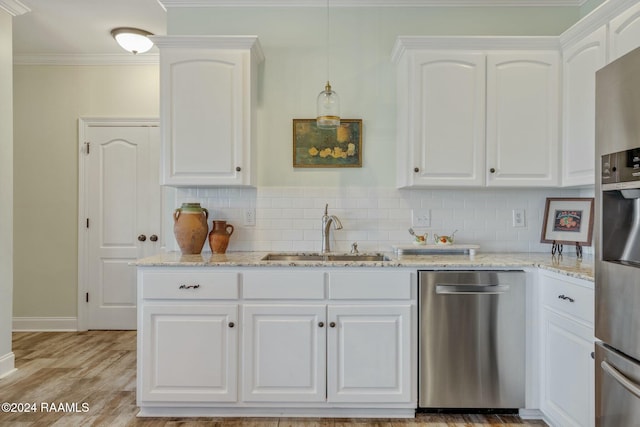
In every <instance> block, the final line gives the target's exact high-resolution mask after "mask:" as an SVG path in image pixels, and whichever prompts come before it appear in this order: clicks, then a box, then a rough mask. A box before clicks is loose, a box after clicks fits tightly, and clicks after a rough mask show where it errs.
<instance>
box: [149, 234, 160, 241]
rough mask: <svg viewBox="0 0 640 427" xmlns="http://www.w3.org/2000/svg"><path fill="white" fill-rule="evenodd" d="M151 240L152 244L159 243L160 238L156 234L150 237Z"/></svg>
mask: <svg viewBox="0 0 640 427" xmlns="http://www.w3.org/2000/svg"><path fill="white" fill-rule="evenodd" d="M149 240H151V241H152V242H157V241H158V236H156V235H155V234H152V235H151V236H149Z"/></svg>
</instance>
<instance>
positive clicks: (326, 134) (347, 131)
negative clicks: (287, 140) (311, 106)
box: [293, 119, 362, 168]
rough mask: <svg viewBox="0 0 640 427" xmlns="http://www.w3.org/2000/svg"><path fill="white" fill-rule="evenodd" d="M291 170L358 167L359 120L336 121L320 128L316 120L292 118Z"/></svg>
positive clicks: (360, 127)
mask: <svg viewBox="0 0 640 427" xmlns="http://www.w3.org/2000/svg"><path fill="white" fill-rule="evenodd" d="M293 167H294V168H360V167H362V119H340V126H338V127H337V128H335V129H320V128H318V126H316V119H293Z"/></svg>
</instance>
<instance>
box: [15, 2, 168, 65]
mask: <svg viewBox="0 0 640 427" xmlns="http://www.w3.org/2000/svg"><path fill="white" fill-rule="evenodd" d="M21 2H22V3H23V4H24V5H25V6H26V7H27V8H29V9H30V11H29V12H27V13H24V14H22V15H18V16H15V17H14V18H13V54H14V57H18V59H19V58H20V57H25V58H27V59H28V58H34V57H40V58H47V57H51V58H53V57H65V56H66V57H70V56H81V55H82V56H94V57H95V56H99V55H104V56H114V57H120V56H122V57H127V56H133V55H131V54H129V53H128V52H125V51H124V50H123V49H122V48H120V46H118V44H117V43H116V42H115V40H114V39H113V38H112V37H111V30H112V29H113V28H116V27H136V28H141V29H144V30H147V31H150V32H151V33H153V34H166V12H165V10H164V9H163V7H162V5H161V4H160V3H158V0H21ZM149 52H150V54H152V55H153V54H154V53H155V54H156V55H157V49H156V48H153V49H152V50H151V51H149ZM27 62H29V61H27ZM44 62H46V61H44Z"/></svg>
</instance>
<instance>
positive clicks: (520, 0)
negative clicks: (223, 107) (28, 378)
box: [158, 0, 586, 9]
mask: <svg viewBox="0 0 640 427" xmlns="http://www.w3.org/2000/svg"><path fill="white" fill-rule="evenodd" d="M158 2H159V3H160V4H161V5H162V7H164V8H165V9H169V8H172V7H327V3H326V1H325V0H158ZM585 2H586V0H339V1H338V0H334V1H333V3H332V4H331V7H496V6H508V7H511V6H515V7H522V6H526V7H541V6H565V7H566V6H570V7H579V6H582V5H583V4H584V3H585Z"/></svg>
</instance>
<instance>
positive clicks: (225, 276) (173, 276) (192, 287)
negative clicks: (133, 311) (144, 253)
mask: <svg viewBox="0 0 640 427" xmlns="http://www.w3.org/2000/svg"><path fill="white" fill-rule="evenodd" d="M238 283H239V273H237V272H231V271H229V272H213V271H194V270H182V271H181V270H171V271H149V272H143V273H142V298H144V299H236V298H238V296H239V291H238V289H239V286H238Z"/></svg>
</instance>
